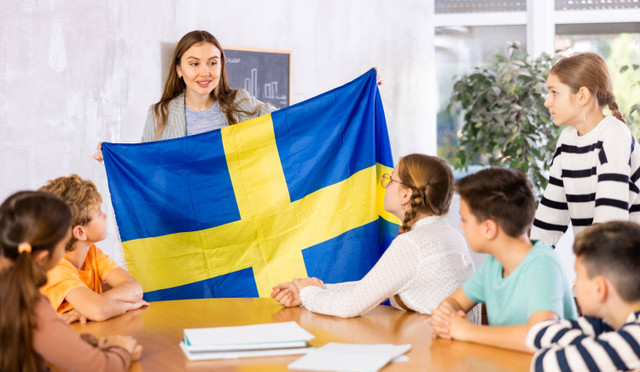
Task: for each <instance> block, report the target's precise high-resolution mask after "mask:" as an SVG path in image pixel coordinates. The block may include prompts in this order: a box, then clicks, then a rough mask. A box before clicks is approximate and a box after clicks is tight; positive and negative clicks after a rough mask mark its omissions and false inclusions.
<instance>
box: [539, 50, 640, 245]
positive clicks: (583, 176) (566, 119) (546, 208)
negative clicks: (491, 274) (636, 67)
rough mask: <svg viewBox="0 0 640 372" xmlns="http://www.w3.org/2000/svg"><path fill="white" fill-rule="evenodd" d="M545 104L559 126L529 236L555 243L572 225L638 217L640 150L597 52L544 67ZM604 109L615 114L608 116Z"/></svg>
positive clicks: (638, 219)
mask: <svg viewBox="0 0 640 372" xmlns="http://www.w3.org/2000/svg"><path fill="white" fill-rule="evenodd" d="M547 86H548V89H549V96H548V97H547V99H546V101H545V106H546V107H547V108H548V109H549V111H550V112H551V116H552V117H553V120H554V122H555V123H556V125H559V126H566V127H567V128H566V129H565V130H564V131H562V134H561V135H560V138H559V139H558V143H557V145H556V152H555V154H554V156H553V160H552V162H551V169H550V170H549V184H548V185H547V188H546V189H545V191H544V197H543V198H542V200H541V201H540V204H539V205H538V209H537V211H536V215H535V220H534V222H533V228H532V230H531V239H536V240H542V241H544V242H545V243H547V244H550V245H555V244H556V243H557V242H558V240H559V239H560V237H562V235H563V234H564V233H565V231H566V230H567V227H568V226H569V223H571V225H572V226H573V231H574V233H575V234H576V235H577V234H578V233H579V232H580V231H582V230H583V229H585V228H586V227H588V226H591V225H592V224H596V223H602V222H607V221H614V220H625V221H628V220H631V221H636V222H640V197H639V196H638V193H639V192H640V189H639V186H640V181H639V179H640V153H639V152H638V149H637V146H636V141H635V139H634V138H633V135H632V134H631V132H630V131H629V128H628V127H627V125H625V121H624V118H623V117H622V114H621V113H620V111H619V110H618V105H617V104H616V100H615V96H614V94H613V89H612V83H611V76H610V75H609V70H608V69H607V65H606V64H605V62H604V61H603V60H602V58H600V57H599V56H598V55H596V54H593V53H582V54H577V55H574V56H571V57H567V58H563V59H561V60H560V61H558V63H556V64H555V65H554V66H553V67H552V68H551V71H550V72H549V78H548V79H547ZM605 107H608V108H609V109H610V110H611V113H612V114H613V116H605V115H604V114H603V109H604V108H605Z"/></svg>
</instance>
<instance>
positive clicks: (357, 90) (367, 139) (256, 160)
mask: <svg viewBox="0 0 640 372" xmlns="http://www.w3.org/2000/svg"><path fill="white" fill-rule="evenodd" d="M102 148H103V154H104V158H105V167H106V170H107V177H108V182H109V190H110V192H111V200H112V203H113V207H114V211H115V215H116V221H117V224H118V228H119V231H120V237H121V240H122V244H123V250H124V253H125V258H126V261H127V265H128V267H129V272H130V273H131V275H132V276H133V277H134V278H136V279H137V280H138V281H139V282H140V283H141V284H142V286H143V288H144V291H145V299H147V300H149V301H155V300H170V299H186V298H207V297H255V296H260V297H267V296H269V294H270V292H271V288H272V287H273V286H274V285H275V284H278V283H281V282H283V281H289V280H291V279H292V278H293V277H304V276H315V277H319V278H320V279H322V280H324V281H325V282H327V283H335V282H342V281H350V280H358V279H360V278H362V276H364V274H366V273H367V272H368V270H369V269H370V268H371V267H372V266H373V265H374V264H375V263H376V262H377V260H378V258H379V257H380V256H381V254H382V253H383V252H384V250H385V249H386V247H387V246H388V244H389V243H390V241H391V240H392V239H393V237H394V236H395V235H396V233H397V231H398V225H397V223H398V221H397V219H396V218H395V217H394V216H392V215H390V214H389V213H387V212H385V211H384V210H383V209H382V206H383V197H384V189H383V188H382V187H381V186H380V179H381V177H382V174H383V173H385V172H390V171H391V169H392V168H393V161H392V157H391V151H390V145H389V139H388V133H387V127H386V120H385V117H384V111H383V108H382V101H381V99H380V94H379V91H378V88H377V85H376V73H375V71H374V70H371V71H369V72H368V73H366V74H364V75H362V76H360V77H359V78H357V79H356V80H354V81H352V82H350V83H348V84H345V85H344V86H342V87H339V88H337V89H334V90H331V91H329V92H326V93H324V94H321V95H319V96H317V97H314V98H311V99H309V100H307V101H304V102H301V103H299V104H296V105H293V106H290V107H287V108H284V109H282V110H279V111H276V112H273V113H271V114H269V115H264V116H261V117H259V118H256V119H252V120H249V121H246V122H244V123H240V124H237V125H232V126H228V127H225V128H222V129H220V130H215V131H211V132H207V133H202V134H199V135H194V136H188V137H183V138H177V139H172V140H167V141H159V142H150V143H140V144H116V143H104V144H103V147H102Z"/></svg>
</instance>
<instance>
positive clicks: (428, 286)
mask: <svg viewBox="0 0 640 372" xmlns="http://www.w3.org/2000/svg"><path fill="white" fill-rule="evenodd" d="M381 182H382V186H383V187H384V188H385V189H386V193H385V196H384V209H385V210H386V211H388V212H390V213H392V214H394V215H395V216H397V217H398V218H399V219H400V221H402V226H400V231H399V234H398V236H397V237H396V238H395V239H394V240H393V242H392V243H391V245H390V246H389V247H388V248H387V250H386V251H385V253H384V254H383V255H382V257H380V259H379V260H378V262H377V263H376V264H375V265H374V267H373V268H372V269H371V270H370V271H369V273H367V275H365V276H364V278H362V279H361V280H359V281H355V282H345V283H339V284H326V285H325V284H324V283H323V282H322V281H321V280H320V279H318V278H304V279H294V280H293V281H291V282H286V283H281V284H278V285H277V286H275V287H274V290H273V292H272V293H271V296H272V297H273V298H275V299H276V300H277V301H278V302H280V303H281V304H282V305H284V306H287V307H290V306H299V305H302V306H304V307H305V308H307V309H308V310H310V311H313V312H317V313H321V314H327V315H333V316H338V317H343V318H347V317H355V316H358V315H362V314H365V313H366V312H368V311H369V310H371V309H373V308H375V307H376V306H378V305H379V304H380V303H381V302H383V301H384V300H386V299H389V300H390V302H391V305H392V306H393V307H395V308H397V309H401V310H405V311H416V312H420V313H423V314H431V309H433V308H435V307H437V305H438V304H439V303H440V302H441V301H442V300H444V299H445V298H447V297H448V296H449V295H450V294H451V293H453V291H455V290H456V289H457V288H458V287H459V286H461V285H462V284H463V283H464V282H465V281H466V280H467V279H468V278H469V277H470V276H471V274H473V272H474V267H473V263H472V261H471V257H470V255H469V250H468V249H467V246H466V243H465V241H464V238H463V237H462V235H460V233H459V232H458V231H456V230H455V229H454V228H453V227H451V226H450V225H449V224H448V222H447V220H446V218H445V215H446V214H447V212H448V211H449V205H450V203H451V198H452V196H453V173H452V172H451V169H450V168H449V165H448V164H447V163H446V162H445V161H444V160H442V159H440V158H438V157H435V156H428V155H422V154H411V155H407V156H405V157H403V158H402V159H400V161H399V163H398V165H397V167H396V168H395V169H394V171H393V172H392V173H391V174H385V175H383V176H382V180H381ZM469 317H470V318H471V320H472V321H474V322H476V323H478V322H479V312H478V311H477V309H474V310H472V311H471V312H470V313H469Z"/></svg>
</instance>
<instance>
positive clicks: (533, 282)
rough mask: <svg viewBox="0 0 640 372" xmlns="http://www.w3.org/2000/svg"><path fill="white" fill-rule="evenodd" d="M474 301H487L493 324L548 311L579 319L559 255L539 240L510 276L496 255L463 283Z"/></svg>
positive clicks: (525, 319)
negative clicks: (503, 270)
mask: <svg viewBox="0 0 640 372" xmlns="http://www.w3.org/2000/svg"><path fill="white" fill-rule="evenodd" d="M462 289H463V290H464V293H465V294H466V295H467V297H469V299H470V300H472V301H474V302H481V303H484V304H485V306H486V308H487V318H488V320H489V325H493V326H501V325H514V324H526V323H527V322H528V321H529V317H530V316H531V314H533V313H535V312H538V311H542V310H548V311H553V312H554V313H556V314H558V316H559V317H561V318H563V319H576V315H577V314H576V306H575V303H574V300H573V295H572V293H571V287H570V286H569V283H568V281H567V277H566V275H565V273H564V270H563V268H562V265H560V262H559V261H558V256H557V255H556V253H555V252H554V251H553V248H551V247H550V246H549V245H547V244H545V243H543V242H541V241H538V242H536V243H535V244H534V245H533V247H532V248H531V250H530V251H529V253H527V255H526V256H525V258H524V260H522V262H521V263H520V265H518V267H516V269H515V270H514V271H513V272H512V273H511V274H510V275H509V276H507V277H506V278H503V277H502V264H501V263H500V261H498V260H496V259H495V258H494V257H493V256H489V257H488V258H487V260H486V261H485V262H484V263H483V264H482V266H480V268H479V269H478V271H476V272H475V274H473V276H472V277H471V278H469V280H467V281H466V282H465V283H464V285H463V286H462Z"/></svg>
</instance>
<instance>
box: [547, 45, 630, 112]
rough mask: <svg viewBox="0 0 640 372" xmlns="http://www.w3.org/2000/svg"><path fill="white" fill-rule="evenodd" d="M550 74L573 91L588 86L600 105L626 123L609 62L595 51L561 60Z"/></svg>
mask: <svg viewBox="0 0 640 372" xmlns="http://www.w3.org/2000/svg"><path fill="white" fill-rule="evenodd" d="M549 74H554V75H555V76H557V77H558V79H559V80H560V81H561V82H562V83H563V84H566V85H568V86H569V87H571V89H572V90H573V93H577V92H578V91H579V90H580V88H582V87H585V88H587V89H588V90H589V91H590V92H591V94H593V95H594V97H596V100H597V102H598V106H600V107H605V106H606V107H608V108H609V110H611V113H612V114H613V116H615V117H616V119H618V120H620V121H622V122H623V123H626V120H624V117H623V116H622V113H621V112H620V109H619V108H618V104H617V103H616V96H615V95H614V94H613V82H612V80H611V74H609V69H608V68H607V64H606V63H605V61H604V60H603V59H602V57H600V56H599V55H597V54H595V53H580V54H576V55H573V56H570V57H565V58H562V59H561V60H559V61H558V62H557V63H556V64H555V65H553V67H552V68H551V70H550V71H549Z"/></svg>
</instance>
